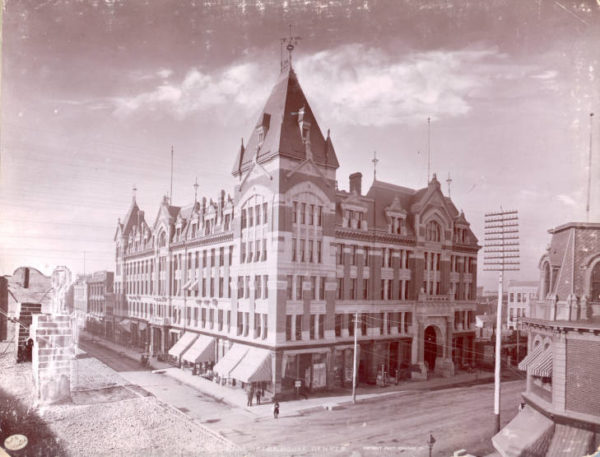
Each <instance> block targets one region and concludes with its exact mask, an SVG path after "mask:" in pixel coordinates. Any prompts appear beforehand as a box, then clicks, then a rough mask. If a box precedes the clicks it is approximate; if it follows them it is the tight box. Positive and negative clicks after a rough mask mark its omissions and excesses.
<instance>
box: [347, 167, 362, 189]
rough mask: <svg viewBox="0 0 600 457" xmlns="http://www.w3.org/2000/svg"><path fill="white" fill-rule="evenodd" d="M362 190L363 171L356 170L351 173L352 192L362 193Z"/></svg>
mask: <svg viewBox="0 0 600 457" xmlns="http://www.w3.org/2000/svg"><path fill="white" fill-rule="evenodd" d="M361 190H362V173H361V172H356V173H352V174H351V175H350V192H356V193H357V194H358V195H362V194H361Z"/></svg>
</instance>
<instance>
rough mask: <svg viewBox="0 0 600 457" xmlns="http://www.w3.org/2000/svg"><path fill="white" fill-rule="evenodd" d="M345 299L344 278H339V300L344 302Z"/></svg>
mask: <svg viewBox="0 0 600 457" xmlns="http://www.w3.org/2000/svg"><path fill="white" fill-rule="evenodd" d="M343 298H344V278H338V280H337V299H338V300H342V299H343Z"/></svg>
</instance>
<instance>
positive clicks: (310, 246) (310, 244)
mask: <svg viewBox="0 0 600 457" xmlns="http://www.w3.org/2000/svg"><path fill="white" fill-rule="evenodd" d="M314 251H315V242H314V241H313V240H308V261H309V262H310V263H313V262H314V261H315V256H314Z"/></svg>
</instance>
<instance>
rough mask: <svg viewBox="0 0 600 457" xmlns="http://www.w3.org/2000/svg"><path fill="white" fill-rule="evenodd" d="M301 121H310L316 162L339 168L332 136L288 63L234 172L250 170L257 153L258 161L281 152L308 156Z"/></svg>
mask: <svg viewBox="0 0 600 457" xmlns="http://www.w3.org/2000/svg"><path fill="white" fill-rule="evenodd" d="M300 117H301V119H300ZM299 121H301V122H302V123H303V124H304V125H309V127H308V136H309V138H310V147H311V150H312V158H313V160H314V162H315V163H317V164H318V165H323V166H327V167H332V168H338V167H339V163H338V160H337V157H336V155H335V150H334V148H333V145H332V144H331V139H330V138H328V140H326V139H325V138H324V137H323V134H322V133H321V129H320V128H319V126H318V124H317V120H316V118H315V116H314V114H313V112H312V110H311V108H310V105H309V104H308V100H307V99H306V96H305V95H304V92H303V91H302V88H301V87H300V83H299V82H298V78H297V76H296V73H295V72H294V70H293V69H292V68H291V66H288V67H287V68H286V69H285V70H284V71H283V72H282V73H281V75H280V77H279V80H278V81H277V83H276V84H275V87H273V90H272V92H271V95H270V96H269V98H268V99H267V103H266V104H265V107H264V108H263V110H262V112H261V114H260V116H259V117H258V120H257V123H256V127H255V129H254V131H253V132H252V134H251V135H250V139H249V140H248V144H247V146H246V147H245V148H244V147H243V145H242V148H240V151H239V153H238V157H237V159H236V162H235V164H234V169H233V174H234V176H235V175H238V174H240V173H241V172H243V171H246V170H247V169H248V168H249V166H250V164H251V163H252V161H253V160H254V159H255V157H256V159H257V161H258V162H264V161H267V160H269V159H271V158H273V157H275V156H277V155H280V156H282V157H289V158H292V159H297V160H304V159H306V158H307V157H306V145H305V143H304V140H303V137H302V133H301V128H300V124H299Z"/></svg>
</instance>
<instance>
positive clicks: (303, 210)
mask: <svg viewBox="0 0 600 457" xmlns="http://www.w3.org/2000/svg"><path fill="white" fill-rule="evenodd" d="M300 223H301V224H306V203H302V205H301V207H300Z"/></svg>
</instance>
